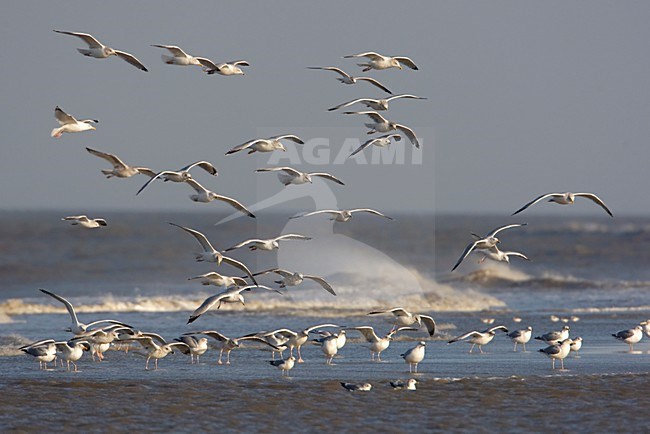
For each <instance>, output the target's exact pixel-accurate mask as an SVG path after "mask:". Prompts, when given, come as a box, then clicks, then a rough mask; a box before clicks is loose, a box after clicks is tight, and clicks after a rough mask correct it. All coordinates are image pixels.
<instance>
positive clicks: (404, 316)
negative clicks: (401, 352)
mask: <svg viewBox="0 0 650 434" xmlns="http://www.w3.org/2000/svg"><path fill="white" fill-rule="evenodd" d="M384 313H392V314H393V316H395V324H394V326H393V327H397V326H398V325H400V326H412V325H414V324H416V323H417V325H418V326H419V327H422V325H424V326H425V327H426V328H427V332H428V333H429V336H433V335H434V334H435V332H436V322H435V321H434V319H433V318H432V317H430V316H428V315H420V314H417V313H415V314H414V313H411V312H409V311H407V310H406V309H403V308H401V307H395V308H392V309H387V310H378V311H374V312H369V313H368V315H380V314H384Z"/></svg>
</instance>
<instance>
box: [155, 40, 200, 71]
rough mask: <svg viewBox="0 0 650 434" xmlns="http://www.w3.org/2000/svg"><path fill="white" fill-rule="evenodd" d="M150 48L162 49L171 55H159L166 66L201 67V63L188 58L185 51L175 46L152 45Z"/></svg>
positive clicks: (190, 57) (192, 57)
mask: <svg viewBox="0 0 650 434" xmlns="http://www.w3.org/2000/svg"><path fill="white" fill-rule="evenodd" d="M152 47H157V48H164V49H165V50H167V51H169V52H170V53H171V56H167V55H166V54H163V55H161V57H162V60H163V62H165V63H166V64H167V65H179V66H187V65H196V66H202V65H201V62H199V60H198V59H197V58H196V57H194V56H190V55H189V54H187V53H186V52H185V51H183V50H182V49H181V48H180V47H177V46H176V45H157V44H154V45H152Z"/></svg>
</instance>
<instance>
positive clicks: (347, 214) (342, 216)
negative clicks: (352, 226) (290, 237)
mask: <svg viewBox="0 0 650 434" xmlns="http://www.w3.org/2000/svg"><path fill="white" fill-rule="evenodd" d="M355 212H367V213H370V214H374V215H378V216H380V217H384V218H387V219H388V220H393V218H392V217H388V216H387V215H384V214H382V213H380V212H379V211H375V210H374V209H370V208H357V209H344V210H336V209H323V210H320V211H312V212H308V213H306V214H301V215H296V216H293V217H289V218H290V219H297V218H300V217H309V216H312V215H316V214H330V215H331V216H332V217H331V218H330V220H335V221H337V222H347V221H349V220H350V219H351V218H352V214H354V213H355Z"/></svg>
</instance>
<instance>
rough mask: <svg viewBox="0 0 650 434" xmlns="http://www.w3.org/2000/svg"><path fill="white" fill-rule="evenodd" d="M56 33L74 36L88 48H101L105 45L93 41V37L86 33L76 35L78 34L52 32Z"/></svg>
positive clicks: (59, 31) (60, 31)
mask: <svg viewBox="0 0 650 434" xmlns="http://www.w3.org/2000/svg"><path fill="white" fill-rule="evenodd" d="M54 31H55V32H56V33H62V34H64V35H71V36H76V37H78V38H80V39H81V40H83V41H84V42H85V43H86V44H88V47H89V48H103V47H104V46H105V45H104V44H102V43H101V42H99V41H98V40H97V39H95V37H94V36H92V35H89V34H88V33H78V32H66V31H64V30H54Z"/></svg>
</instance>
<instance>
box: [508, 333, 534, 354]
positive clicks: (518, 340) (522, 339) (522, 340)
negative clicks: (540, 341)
mask: <svg viewBox="0 0 650 434" xmlns="http://www.w3.org/2000/svg"><path fill="white" fill-rule="evenodd" d="M532 334H533V328H532V327H531V326H528V328H525V329H523V330H515V331H514V332H511V333H508V337H509V338H510V340H511V341H512V342H513V343H514V344H515V348H514V350H513V351H517V344H521V345H522V346H523V347H524V350H523V352H524V353H525V352H526V344H527V343H528V341H530V337H531V336H532Z"/></svg>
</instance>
